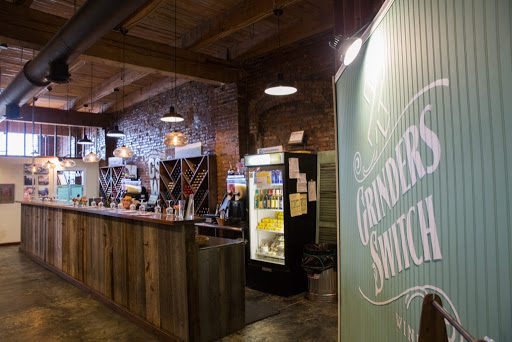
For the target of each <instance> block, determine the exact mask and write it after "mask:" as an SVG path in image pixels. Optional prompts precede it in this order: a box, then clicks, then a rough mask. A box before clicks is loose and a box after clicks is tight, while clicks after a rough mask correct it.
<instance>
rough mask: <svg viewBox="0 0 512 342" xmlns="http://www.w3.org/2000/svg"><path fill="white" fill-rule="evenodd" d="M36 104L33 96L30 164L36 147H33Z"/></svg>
mask: <svg viewBox="0 0 512 342" xmlns="http://www.w3.org/2000/svg"><path fill="white" fill-rule="evenodd" d="M35 105H36V98H35V97H34V101H33V102H32V164H34V157H35V152H36V149H35V147H34V126H35V113H34V110H35V108H34V106H35Z"/></svg>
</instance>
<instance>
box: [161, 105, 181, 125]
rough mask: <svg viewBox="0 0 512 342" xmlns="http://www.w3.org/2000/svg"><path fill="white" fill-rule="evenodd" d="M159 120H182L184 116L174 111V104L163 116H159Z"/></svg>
mask: <svg viewBox="0 0 512 342" xmlns="http://www.w3.org/2000/svg"><path fill="white" fill-rule="evenodd" d="M160 120H162V121H163V122H182V121H183V120H185V118H183V115H181V114H179V113H176V110H175V109H174V106H171V108H170V109H169V111H168V112H167V113H165V114H164V116H162V117H161V118H160Z"/></svg>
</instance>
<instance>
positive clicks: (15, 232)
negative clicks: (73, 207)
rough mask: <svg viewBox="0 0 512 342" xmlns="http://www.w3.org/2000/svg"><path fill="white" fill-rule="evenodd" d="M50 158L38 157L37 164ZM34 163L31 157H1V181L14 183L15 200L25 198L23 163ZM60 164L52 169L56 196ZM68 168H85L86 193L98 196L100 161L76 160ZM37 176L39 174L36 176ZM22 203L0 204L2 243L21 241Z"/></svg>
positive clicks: (51, 187)
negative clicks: (71, 166) (72, 165)
mask: <svg viewBox="0 0 512 342" xmlns="http://www.w3.org/2000/svg"><path fill="white" fill-rule="evenodd" d="M47 161H48V158H36V163H37V164H43V163H46V162H47ZM30 163H32V159H31V158H22V157H0V183H1V184H14V200H15V201H21V200H23V176H24V172H23V164H30ZM61 169H62V168H60V166H59V167H58V168H55V169H53V170H50V174H49V176H50V185H49V186H48V188H49V190H50V195H51V196H55V188H56V187H55V184H56V183H55V180H56V175H57V171H58V170H61ZM67 170H84V171H85V184H84V189H85V193H84V195H85V196H87V197H97V196H98V176H99V168H98V163H84V162H82V161H80V160H76V166H75V167H74V168H69V169H67ZM35 177H37V176H35ZM20 228H21V205H20V204H19V203H13V204H0V244H2V243H8V242H19V241H20V231H21V229H20Z"/></svg>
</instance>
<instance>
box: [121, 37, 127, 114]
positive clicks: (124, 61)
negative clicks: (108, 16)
mask: <svg viewBox="0 0 512 342" xmlns="http://www.w3.org/2000/svg"><path fill="white" fill-rule="evenodd" d="M125 40H126V32H125V31H123V71H122V74H121V80H122V81H123V99H122V100H123V115H124V75H125V70H126V69H125V68H126V60H125V49H126V45H125V44H126V43H125Z"/></svg>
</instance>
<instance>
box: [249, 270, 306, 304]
mask: <svg viewBox="0 0 512 342" xmlns="http://www.w3.org/2000/svg"><path fill="white" fill-rule="evenodd" d="M272 266H273V265H270V266H269V265H266V266H262V265H258V264H249V265H247V270H246V274H247V287H249V288H251V289H253V290H258V291H261V292H265V293H270V294H275V295H278V296H283V297H288V296H293V295H296V294H299V293H302V292H304V291H306V289H307V278H306V274H305V273H304V272H303V271H300V272H292V271H290V270H281V269H279V268H275V267H272Z"/></svg>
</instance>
